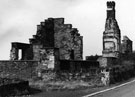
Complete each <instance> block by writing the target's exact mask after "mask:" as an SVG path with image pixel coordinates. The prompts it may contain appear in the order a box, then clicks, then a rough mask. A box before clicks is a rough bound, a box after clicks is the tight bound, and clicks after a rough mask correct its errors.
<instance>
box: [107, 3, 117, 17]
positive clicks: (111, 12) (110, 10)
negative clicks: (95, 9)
mask: <svg viewBox="0 0 135 97" xmlns="http://www.w3.org/2000/svg"><path fill="white" fill-rule="evenodd" d="M108 18H113V19H115V2H114V1H108V2H107V19H108Z"/></svg>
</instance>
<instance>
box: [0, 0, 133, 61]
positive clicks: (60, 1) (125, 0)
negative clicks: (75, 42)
mask: <svg viewBox="0 0 135 97" xmlns="http://www.w3.org/2000/svg"><path fill="white" fill-rule="evenodd" d="M106 1H107V0H0V60H4V59H9V55H10V49H11V42H25V43H28V42H29V38H31V37H32V35H34V34H36V25H38V24H39V23H40V22H41V21H44V19H47V18H49V17H54V18H57V17H64V18H65V23H69V24H72V25H73V27H74V28H78V30H79V33H80V34H81V35H82V36H83V37H84V38H83V42H84V43H83V44H84V56H87V55H95V54H101V53H102V34H103V31H104V27H105V20H106ZM114 1H115V2H116V19H117V21H118V25H119V27H120V29H121V35H122V36H123V35H127V36H128V37H129V38H130V39H131V40H133V41H135V0H114ZM134 44H135V43H133V47H135V46H134Z"/></svg>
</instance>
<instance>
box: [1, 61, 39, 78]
mask: <svg viewBox="0 0 135 97" xmlns="http://www.w3.org/2000/svg"><path fill="white" fill-rule="evenodd" d="M37 65H38V62H37V61H8V60H7V61H5V60H4V61H0V77H8V78H21V79H30V78H33V77H34V76H36V66H37Z"/></svg>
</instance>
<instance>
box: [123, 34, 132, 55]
mask: <svg viewBox="0 0 135 97" xmlns="http://www.w3.org/2000/svg"><path fill="white" fill-rule="evenodd" d="M121 49H122V53H123V54H125V53H126V54H128V53H132V51H133V50H132V41H131V40H130V39H129V38H128V37H127V36H123V40H122V44H121Z"/></svg>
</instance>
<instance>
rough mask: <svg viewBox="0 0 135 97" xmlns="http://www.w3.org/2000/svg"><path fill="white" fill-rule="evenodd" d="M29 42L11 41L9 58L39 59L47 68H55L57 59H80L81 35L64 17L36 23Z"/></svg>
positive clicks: (81, 56) (81, 48)
mask: <svg viewBox="0 0 135 97" xmlns="http://www.w3.org/2000/svg"><path fill="white" fill-rule="evenodd" d="M29 41H30V43H29V44H26V43H18V42H12V48H11V54H10V59H11V60H19V59H18V56H19V53H18V52H19V50H21V51H22V55H21V56H22V57H21V58H20V59H21V60H35V61H40V62H41V63H42V64H44V65H46V66H47V67H48V68H55V69H56V68H57V64H58V60H82V59H83V55H82V54H83V37H82V36H81V35H80V34H79V33H78V30H77V29H76V28H72V25H71V24H64V18H48V19H46V20H45V21H43V22H41V23H40V25H37V33H36V35H33V38H30V39H29Z"/></svg>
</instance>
